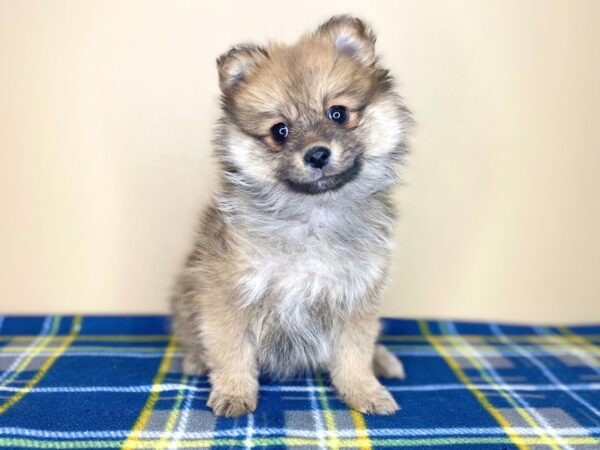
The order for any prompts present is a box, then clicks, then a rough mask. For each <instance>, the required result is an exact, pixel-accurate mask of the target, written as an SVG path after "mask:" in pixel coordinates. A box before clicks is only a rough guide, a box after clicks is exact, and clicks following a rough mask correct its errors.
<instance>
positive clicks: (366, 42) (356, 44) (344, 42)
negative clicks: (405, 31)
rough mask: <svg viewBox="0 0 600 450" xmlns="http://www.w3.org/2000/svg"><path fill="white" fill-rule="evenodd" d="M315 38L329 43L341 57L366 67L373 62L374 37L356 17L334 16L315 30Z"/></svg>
mask: <svg viewBox="0 0 600 450" xmlns="http://www.w3.org/2000/svg"><path fill="white" fill-rule="evenodd" d="M316 36H317V38H319V39H326V40H328V41H330V42H331V43H332V44H333V45H334V46H335V48H336V50H337V51H338V52H339V53H340V54H341V55H344V56H349V57H351V58H354V59H356V60H357V61H359V62H361V63H362V64H366V65H371V64H373V63H374V62H375V35H374V34H373V32H372V31H371V30H370V29H369V27H368V26H367V25H365V23H364V22H363V21H362V20H360V19H357V18H356V17H352V16H347V15H343V16H334V17H332V18H331V19H329V20H328V21H327V22H325V23H324V24H323V25H321V26H320V27H319V28H317V31H316Z"/></svg>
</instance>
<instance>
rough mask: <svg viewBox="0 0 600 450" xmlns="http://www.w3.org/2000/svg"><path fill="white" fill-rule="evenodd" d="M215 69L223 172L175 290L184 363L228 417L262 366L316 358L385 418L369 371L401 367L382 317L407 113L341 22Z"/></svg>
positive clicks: (234, 57) (351, 22)
mask: <svg viewBox="0 0 600 450" xmlns="http://www.w3.org/2000/svg"><path fill="white" fill-rule="evenodd" d="M217 66H218V71H219V84H220V88H221V92H222V97H221V100H222V115H221V118H220V119H219V121H218V125H217V130H216V138H215V140H214V145H215V149H216V152H215V153H216V158H217V160H218V163H219V166H220V174H221V177H220V182H219V184H218V188H217V190H216V193H215V195H214V199H213V201H212V204H211V205H210V206H209V207H208V208H207V209H206V210H205V211H204V214H203V216H202V219H201V223H200V227H199V231H198V233H197V239H196V242H195V244H194V247H193V250H192V252H191V254H190V255H189V257H188V259H187V262H186V264H185V268H184V269H183V272H182V274H181V275H180V277H179V278H178V281H177V284H176V288H175V291H174V293H173V296H172V310H173V317H174V320H173V325H174V330H175V332H176V334H177V335H178V338H179V340H180V342H181V343H182V344H183V345H184V346H185V348H186V354H185V357H184V362H183V369H184V371H185V373H187V374H190V375H191V374H193V375H203V374H208V376H209V380H210V383H211V386H212V389H211V393H210V396H209V399H208V406H209V407H211V408H212V409H213V411H214V413H215V414H217V415H223V416H227V417H236V416H240V415H243V414H246V413H249V412H251V411H254V409H255V408H256V405H257V394H258V380H257V378H258V375H259V373H266V374H269V375H271V376H273V377H283V378H285V377H289V376H292V375H294V374H297V373H300V372H304V371H312V370H315V369H321V368H322V369H326V370H329V371H330V373H331V380H332V383H333V385H334V386H335V388H336V389H337V392H338V393H339V395H340V397H341V398H342V399H343V400H344V401H345V402H346V403H347V404H348V405H349V406H350V407H352V408H354V409H356V410H358V411H361V412H363V413H372V414H392V413H394V412H395V411H396V410H397V409H398V405H397V404H396V402H395V401H394V399H393V397H392V396H391V395H390V393H389V392H388V391H387V390H386V389H385V388H384V387H383V386H382V385H381V384H380V383H379V381H378V380H377V378H376V375H379V376H383V377H397V378H402V377H403V376H404V371H403V367H402V365H401V363H400V362H399V361H398V360H397V359H396V358H395V357H394V356H393V355H392V354H391V353H389V352H388V351H387V350H386V349H385V348H384V347H383V346H378V345H376V339H377V335H378V332H379V322H378V317H377V316H378V307H379V303H380V294H381V290H382V287H383V284H384V280H385V278H386V272H387V268H388V261H389V257H390V249H391V234H392V228H393V225H394V207H393V205H392V201H391V190H392V188H393V187H394V185H395V184H396V183H397V180H398V176H397V174H396V170H395V169H396V166H397V165H398V164H399V163H400V162H401V161H402V156H403V155H404V154H405V152H406V138H407V132H408V130H409V128H410V125H411V123H412V121H411V116H410V113H409V111H408V110H407V108H406V107H405V106H404V104H403V102H402V99H401V98H400V97H399V96H398V95H397V94H396V93H395V92H394V90H393V82H392V78H391V76H390V75H389V73H388V71H387V70H385V69H384V68H382V67H381V65H380V63H379V61H378V59H377V56H376V54H375V36H374V35H373V33H372V32H371V31H370V29H369V28H367V27H366V26H365V24H364V23H363V22H361V21H360V20H358V19H355V18H352V17H348V16H338V17H333V18H331V19H330V20H329V21H327V22H326V23H324V24H323V25H321V26H320V27H319V28H318V29H317V30H316V31H314V32H312V33H309V34H306V35H305V36H303V37H301V38H300V40H299V41H297V42H296V43H295V44H293V45H283V44H276V43H271V44H269V45H268V46H265V47H263V46H258V45H253V44H243V45H238V46H236V47H233V48H232V49H231V50H229V51H228V52H227V53H225V54H223V55H222V56H221V57H219V58H218V60H217Z"/></svg>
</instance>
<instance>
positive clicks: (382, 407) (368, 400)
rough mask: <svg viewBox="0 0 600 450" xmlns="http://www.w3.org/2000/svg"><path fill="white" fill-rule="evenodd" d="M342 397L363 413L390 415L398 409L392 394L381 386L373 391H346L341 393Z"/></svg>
mask: <svg viewBox="0 0 600 450" xmlns="http://www.w3.org/2000/svg"><path fill="white" fill-rule="evenodd" d="M342 399H343V400H344V401H345V402H346V403H347V404H348V406H350V407H351V408H352V409H355V410H357V411H360V412H361V413H365V414H381V415H390V414H394V413H395V412H396V411H398V410H399V409H400V406H398V403H396V400H394V397H392V394H390V393H389V391H388V390H387V389H386V388H384V387H383V386H379V387H378V388H377V389H376V390H375V391H356V392H347V393H345V394H343V395H342Z"/></svg>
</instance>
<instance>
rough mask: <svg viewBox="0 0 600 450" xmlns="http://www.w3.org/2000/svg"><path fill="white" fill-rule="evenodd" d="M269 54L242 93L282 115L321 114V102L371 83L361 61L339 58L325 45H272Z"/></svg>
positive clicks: (252, 101) (322, 103) (263, 106)
mask: <svg viewBox="0 0 600 450" xmlns="http://www.w3.org/2000/svg"><path fill="white" fill-rule="evenodd" d="M269 55H270V56H269V58H268V59H267V60H265V61H264V63H263V64H262V65H261V66H260V67H258V68H257V71H256V73H255V74H254V76H252V77H251V79H250V80H248V81H249V82H248V84H247V85H246V86H245V89H244V91H245V92H243V93H242V94H241V95H242V96H243V98H245V99H247V100H248V101H249V102H251V103H255V104H256V105H257V106H258V107H260V108H265V109H273V110H277V111H281V113H283V114H284V115H292V116H301V115H305V114H308V113H311V112H314V113H318V114H321V112H322V110H323V107H324V103H326V102H327V101H328V100H329V99H332V98H334V97H335V96H336V95H337V94H338V93H339V92H348V91H349V90H352V89H356V88H357V87H361V86H364V85H368V84H370V83H369V80H368V74H367V73H366V71H364V70H361V69H362V68H361V67H360V65H358V64H356V63H354V62H352V61H348V60H345V59H340V58H338V56H337V54H336V53H335V51H334V50H333V49H332V48H330V47H327V46H324V45H318V44H314V43H311V42H308V43H306V42H304V43H300V44H296V45H294V46H285V47H284V46H274V47H272V48H270V49H269Z"/></svg>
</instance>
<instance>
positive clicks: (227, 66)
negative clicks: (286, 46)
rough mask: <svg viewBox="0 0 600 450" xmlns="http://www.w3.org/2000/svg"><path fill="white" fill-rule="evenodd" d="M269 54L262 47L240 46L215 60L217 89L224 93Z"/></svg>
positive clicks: (246, 75)
mask: <svg viewBox="0 0 600 450" xmlns="http://www.w3.org/2000/svg"><path fill="white" fill-rule="evenodd" d="M268 57H269V54H268V53H267V50H266V49H265V48H264V47H260V46H258V45H253V44H240V45H236V46H235V47H232V48H231V49H229V51H227V52H225V53H223V54H222V55H221V56H219V57H218V58H217V68H218V69H219V87H220V88H221V91H223V92H226V91H228V90H230V89H231V88H232V87H234V86H235V85H237V84H238V83H239V82H240V81H243V80H244V79H246V78H247V77H248V75H249V74H250V73H251V72H252V70H254V69H255V68H256V67H257V66H258V65H259V64H260V63H261V62H262V61H264V60H265V59H267V58H268Z"/></svg>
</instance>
